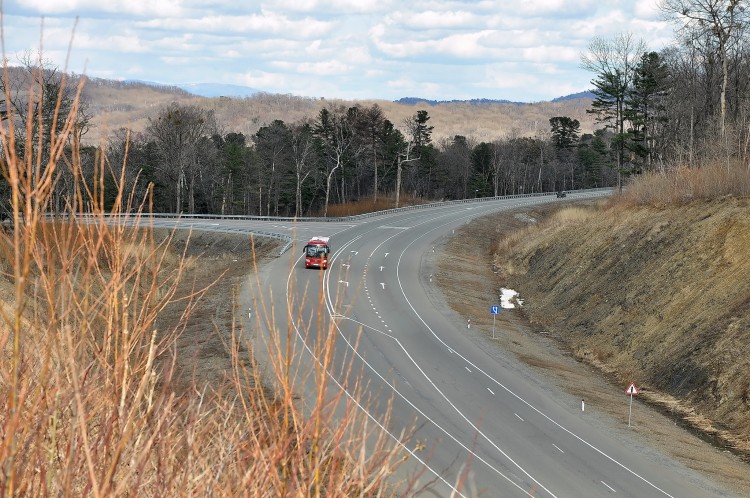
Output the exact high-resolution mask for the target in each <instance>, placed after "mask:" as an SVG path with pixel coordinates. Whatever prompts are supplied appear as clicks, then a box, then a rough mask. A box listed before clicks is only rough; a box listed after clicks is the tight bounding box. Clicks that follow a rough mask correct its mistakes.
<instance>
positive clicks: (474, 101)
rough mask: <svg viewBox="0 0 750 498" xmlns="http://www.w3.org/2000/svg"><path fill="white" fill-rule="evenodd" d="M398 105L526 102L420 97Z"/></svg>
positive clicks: (516, 103) (397, 101)
mask: <svg viewBox="0 0 750 498" xmlns="http://www.w3.org/2000/svg"><path fill="white" fill-rule="evenodd" d="M394 102H396V103H397V104H406V105H414V104H427V105H431V106H435V105H439V104H463V103H467V104H475V105H484V104H514V105H526V102H513V101H511V100H496V99H471V100H430V99H420V98H419V97H403V98H400V99H398V100H395V101H394Z"/></svg>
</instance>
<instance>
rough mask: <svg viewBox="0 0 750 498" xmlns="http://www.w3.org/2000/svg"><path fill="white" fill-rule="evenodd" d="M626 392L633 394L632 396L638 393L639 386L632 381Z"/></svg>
mask: <svg viewBox="0 0 750 498" xmlns="http://www.w3.org/2000/svg"><path fill="white" fill-rule="evenodd" d="M625 394H630V395H631V396H632V395H633V394H638V388H637V387H635V384H633V383H632V382H631V383H630V385H629V386H628V389H627V391H625Z"/></svg>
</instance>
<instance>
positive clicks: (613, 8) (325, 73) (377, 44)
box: [0, 0, 673, 102]
mask: <svg viewBox="0 0 750 498" xmlns="http://www.w3.org/2000/svg"><path fill="white" fill-rule="evenodd" d="M657 1H658V0H477V1H470V0H413V1H412V0H275V1H253V0H250V1H247V0H205V1H202V0H4V1H2V3H0V5H2V9H3V19H2V24H3V30H4V33H3V40H4V53H5V57H6V59H7V60H8V63H9V64H11V65H15V64H18V63H19V60H22V59H23V57H24V54H31V55H32V56H33V57H35V58H36V57H38V54H39V52H40V48H41V52H42V54H43V55H42V56H43V59H44V60H46V61H48V62H50V63H52V64H53V65H56V66H58V67H59V68H66V67H67V71H68V72H73V73H78V74H86V75H87V76H90V77H98V78H108V79H115V80H142V81H151V82H155V83H161V84H166V85H179V84H190V83H222V84H232V85H243V86H248V87H252V88H255V89H257V90H260V91H264V92H269V93H280V94H292V95H299V96H306V97H316V98H318V97H325V98H341V99H347V100H364V99H385V100H397V99H399V98H402V97H419V98H425V99H433V100H468V99H507V100H512V101H519V102H539V101H546V100H551V99H553V98H556V97H560V96H564V95H569V94H572V93H576V92H580V91H584V90H588V89H590V88H591V84H590V82H591V80H592V79H594V76H595V75H593V74H592V73H590V72H587V71H585V70H584V69H582V68H581V55H582V54H583V53H586V51H587V47H588V45H589V44H590V42H591V41H592V40H593V39H594V38H595V37H599V38H602V39H613V38H614V37H615V36H617V35H618V34H623V33H631V34H632V35H633V36H634V37H635V38H636V39H642V40H643V41H644V42H645V43H646V44H647V46H648V48H649V49H651V50H659V49H661V48H662V47H664V46H666V45H669V44H671V43H672V38H673V30H672V28H671V26H670V25H669V24H668V23H666V22H664V21H662V20H661V16H660V13H659V10H658V8H657ZM71 44H72V45H71ZM69 46H71V49H70V56H69V58H68V55H67V54H68V47H69ZM66 61H67V62H66Z"/></svg>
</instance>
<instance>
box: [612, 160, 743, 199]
mask: <svg viewBox="0 0 750 498" xmlns="http://www.w3.org/2000/svg"><path fill="white" fill-rule="evenodd" d="M748 195H750V169H749V168H748V167H747V166H746V165H743V164H741V163H739V162H731V163H722V162H712V163H708V164H705V165H703V166H701V167H697V168H688V167H686V166H678V167H675V168H673V169H670V170H667V171H664V172H656V171H654V172H649V173H644V174H643V175H640V176H639V177H637V178H635V179H634V180H633V181H632V182H631V183H630V184H628V186H627V188H626V189H625V191H624V192H623V193H622V194H621V195H620V196H618V197H616V198H615V200H614V201H613V202H615V203H623V204H626V205H634V206H635V205H639V206H666V205H680V204H684V203H687V202H690V201H693V200H698V199H701V200H710V199H718V198H721V197H724V196H733V197H747V196H748Z"/></svg>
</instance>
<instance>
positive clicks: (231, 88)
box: [175, 83, 260, 97]
mask: <svg viewBox="0 0 750 498" xmlns="http://www.w3.org/2000/svg"><path fill="white" fill-rule="evenodd" d="M175 86H178V87H180V88H182V89H183V90H185V91H186V92H190V93H192V94H193V95H199V96H201V97H252V96H253V95H255V94H257V93H259V92H260V90H257V89H255V88H250V87H249V86H242V85H230V84H227V83H178V84H177V85H175Z"/></svg>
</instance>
